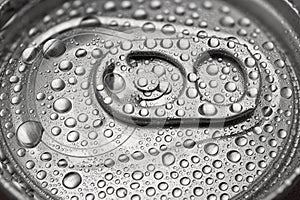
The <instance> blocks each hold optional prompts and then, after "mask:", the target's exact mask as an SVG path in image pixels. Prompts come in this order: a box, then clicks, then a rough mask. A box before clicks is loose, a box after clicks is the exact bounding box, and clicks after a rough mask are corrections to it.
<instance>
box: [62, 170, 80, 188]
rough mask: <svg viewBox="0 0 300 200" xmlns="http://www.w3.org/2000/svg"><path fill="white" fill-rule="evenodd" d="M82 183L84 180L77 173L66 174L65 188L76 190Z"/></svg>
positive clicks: (64, 179)
mask: <svg viewBox="0 0 300 200" xmlns="http://www.w3.org/2000/svg"><path fill="white" fill-rule="evenodd" d="M81 182H82V178H81V176H80V174H78V173H77V172H70V173H68V174H66V175H65V177H64V178H63V181H62V183H63V186H65V187H66V188H68V189H74V188H76V187H78V186H79V185H80V184H81Z"/></svg>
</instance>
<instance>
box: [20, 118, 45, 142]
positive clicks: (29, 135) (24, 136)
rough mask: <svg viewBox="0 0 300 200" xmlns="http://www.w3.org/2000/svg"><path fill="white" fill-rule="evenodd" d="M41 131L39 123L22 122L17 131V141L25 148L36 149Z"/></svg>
mask: <svg viewBox="0 0 300 200" xmlns="http://www.w3.org/2000/svg"><path fill="white" fill-rule="evenodd" d="M43 131H44V130H43V127H42V125H41V123H39V122H36V121H27V122H24V123H23V124H21V125H20V126H19V127H18V129H17V140H18V142H19V143H20V144H21V145H22V146H24V147H26V148H33V147H36V146H37V145H38V144H39V143H40V141H41V139H42V135H43Z"/></svg>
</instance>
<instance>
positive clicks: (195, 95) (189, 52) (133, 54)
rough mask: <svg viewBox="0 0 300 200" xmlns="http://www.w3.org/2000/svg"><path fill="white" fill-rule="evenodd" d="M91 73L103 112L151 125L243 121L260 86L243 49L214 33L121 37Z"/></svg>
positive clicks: (131, 121) (247, 54) (122, 119)
mask: <svg viewBox="0 0 300 200" xmlns="http://www.w3.org/2000/svg"><path fill="white" fill-rule="evenodd" d="M162 47H167V48H162ZM95 78H96V82H97V85H102V86H103V87H102V88H101V89H100V90H99V91H98V92H97V99H98V101H99V102H100V104H101V105H102V107H103V108H104V109H105V110H106V111H107V112H109V113H111V115H113V116H114V117H115V118H117V119H119V120H121V121H124V122H126V123H134V124H138V125H155V126H165V125H167V126H176V125H179V124H181V125H184V124H187V125H197V126H198V125H199V126H205V125H208V124H210V123H214V124H218V123H222V125H223V124H227V123H233V122H235V121H239V120H244V119H245V118H247V117H249V116H250V115H251V114H252V113H253V111H254V109H255V108H256V105H257V98H258V91H259V86H260V73H259V70H258V67H257V66H256V61H255V59H254V58H253V57H252V55H251V53H250V52H249V51H248V49H247V48H246V47H245V46H244V45H241V44H238V43H235V42H233V41H228V40H224V39H221V38H214V37H212V38H202V39H196V40H195V39H192V38H189V39H169V38H168V39H162V40H154V39H148V40H136V41H131V42H128V41H124V42H122V43H121V45H120V47H119V49H118V53H117V54H113V53H108V54H107V55H106V57H105V58H104V59H103V61H102V64H101V65H100V67H99V68H98V70H97V73H96V77H95Z"/></svg>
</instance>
